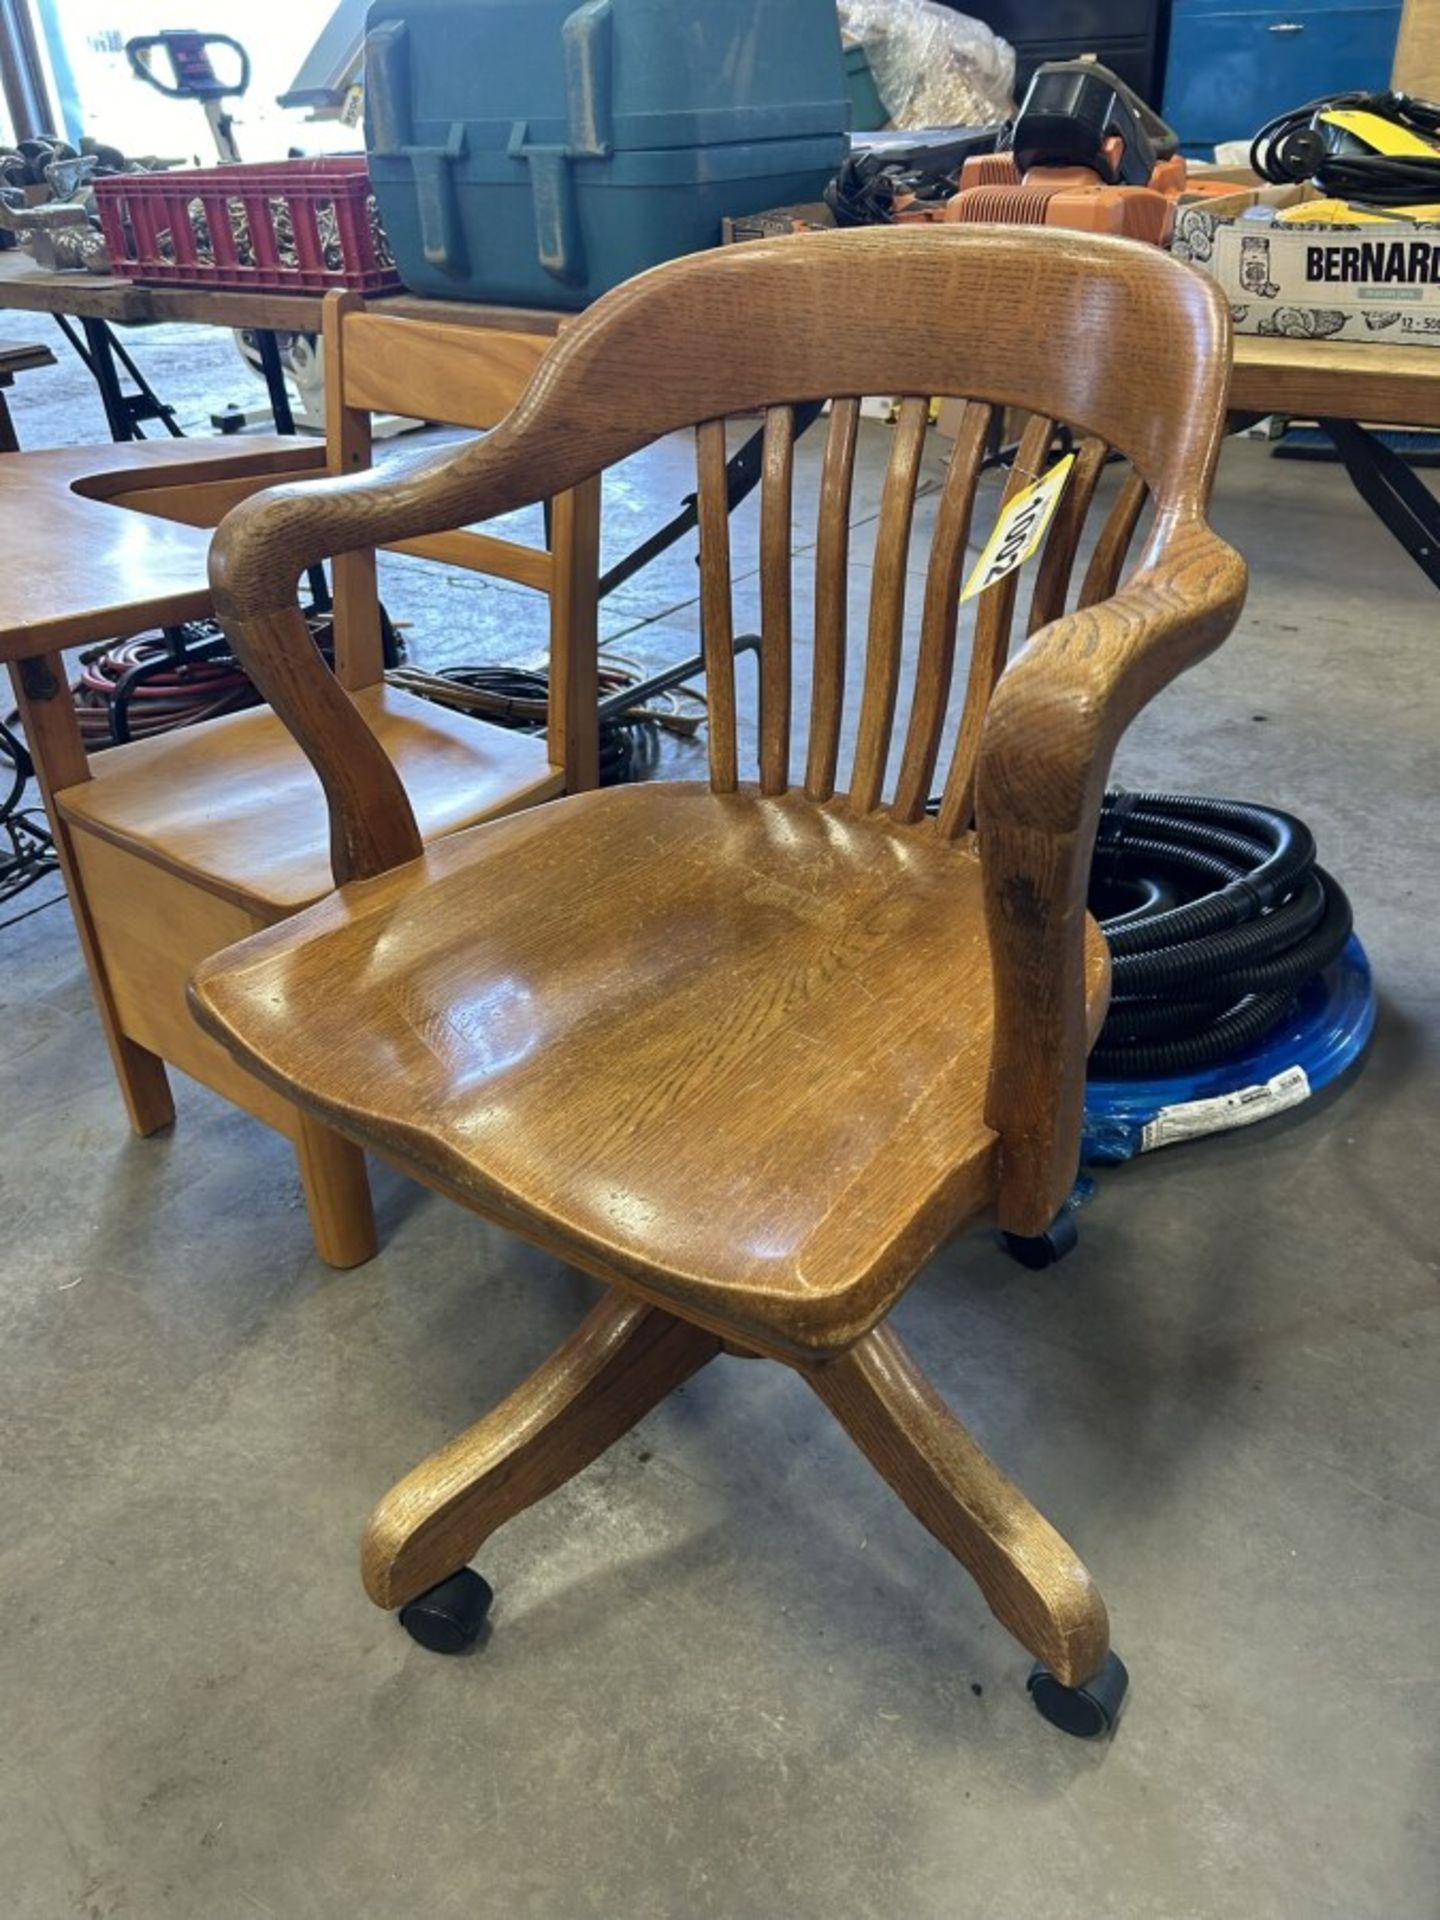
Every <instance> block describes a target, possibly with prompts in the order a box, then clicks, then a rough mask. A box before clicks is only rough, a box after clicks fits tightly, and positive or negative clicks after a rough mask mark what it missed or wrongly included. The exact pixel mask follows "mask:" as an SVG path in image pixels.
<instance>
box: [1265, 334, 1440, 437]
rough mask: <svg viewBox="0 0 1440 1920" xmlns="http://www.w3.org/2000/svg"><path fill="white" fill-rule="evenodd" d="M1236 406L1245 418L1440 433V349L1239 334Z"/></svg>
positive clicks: (1437, 347)
mask: <svg viewBox="0 0 1440 1920" xmlns="http://www.w3.org/2000/svg"><path fill="white" fill-rule="evenodd" d="M1230 405H1231V406H1232V407H1233V408H1234V409H1235V410H1236V411H1237V412H1243V413H1291V414H1295V415H1297V416H1299V417H1301V418H1304V419H1308V420H1313V419H1315V418H1316V417H1317V416H1318V415H1323V414H1329V415H1332V416H1333V417H1334V418H1336V419H1341V420H1368V421H1372V422H1375V423H1379V424H1383V425H1387V426H1397V427H1440V345H1437V346H1433V347H1401V346H1391V345H1389V344H1388V343H1386V344H1384V345H1382V344H1380V343H1379V342H1377V343H1376V344H1374V345H1373V346H1372V345H1371V344H1370V342H1369V341H1366V340H1361V341H1354V340H1273V339H1269V338H1262V337H1260V336H1259V335H1257V334H1237V335H1236V336H1235V371H1234V373H1233V375H1232V376H1231V380H1230Z"/></svg>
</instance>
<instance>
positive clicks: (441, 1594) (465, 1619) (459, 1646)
mask: <svg viewBox="0 0 1440 1920" xmlns="http://www.w3.org/2000/svg"><path fill="white" fill-rule="evenodd" d="M494 1598H495V1595H494V1593H493V1592H492V1590H491V1587H490V1582H489V1581H488V1580H482V1579H481V1578H480V1575H479V1574H478V1573H476V1572H475V1571H474V1569H473V1568H471V1567H462V1568H461V1569H460V1571H459V1573H452V1574H451V1576H450V1578H449V1579H448V1580H442V1581H441V1582H440V1584H439V1586H438V1587H431V1589H430V1591H429V1592H428V1593H422V1594H417V1595H416V1597H415V1599H413V1600H411V1601H409V1602H408V1603H407V1604H406V1605H405V1606H403V1607H402V1608H401V1609H400V1624H401V1626H402V1627H404V1629H405V1631H406V1632H407V1633H408V1634H409V1636H410V1638H411V1639H412V1640H414V1641H415V1642H416V1644H417V1645H419V1646H422V1647H424V1648H425V1649H426V1651H427V1652H429V1653H464V1651H465V1649H466V1648H467V1647H473V1646H474V1644H475V1642H476V1640H477V1639H478V1638H479V1635H480V1629H481V1627H482V1626H484V1624H485V1616H486V1614H487V1613H488V1612H489V1611H490V1602H491V1601H492V1600H493V1599H494Z"/></svg>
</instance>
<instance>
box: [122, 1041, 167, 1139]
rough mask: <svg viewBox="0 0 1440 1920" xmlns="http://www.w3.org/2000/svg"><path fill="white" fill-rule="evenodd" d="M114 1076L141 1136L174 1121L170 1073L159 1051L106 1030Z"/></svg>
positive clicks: (146, 1135)
mask: <svg viewBox="0 0 1440 1920" xmlns="http://www.w3.org/2000/svg"><path fill="white" fill-rule="evenodd" d="M106 1037H107V1039H109V1041H110V1057H111V1059H112V1060H113V1061H114V1063H115V1077H116V1079H117V1080H118V1081H119V1082H120V1097H121V1099H122V1100H123V1101H124V1102H125V1112H126V1114H127V1115H128V1116H129V1120H130V1125H131V1128H132V1129H133V1131H134V1132H136V1133H138V1134H139V1135H140V1137H141V1139H142V1140H146V1139H148V1138H149V1137H150V1135H151V1134H152V1133H163V1132H164V1131H165V1129H166V1127H173V1126H174V1124H175V1101H174V1097H173V1096H172V1094H171V1092H170V1077H169V1075H168V1074H167V1073H166V1071H165V1062H164V1061H163V1060H162V1059H161V1058H160V1056H159V1054H158V1053H151V1051H150V1050H149V1048H148V1047H142V1046H141V1045H140V1044H139V1042H138V1041H135V1040H132V1039H131V1038H130V1037H129V1035H128V1034H124V1033H120V1032H118V1031H117V1032H116V1033H115V1034H113V1035H109V1034H107V1036H106Z"/></svg>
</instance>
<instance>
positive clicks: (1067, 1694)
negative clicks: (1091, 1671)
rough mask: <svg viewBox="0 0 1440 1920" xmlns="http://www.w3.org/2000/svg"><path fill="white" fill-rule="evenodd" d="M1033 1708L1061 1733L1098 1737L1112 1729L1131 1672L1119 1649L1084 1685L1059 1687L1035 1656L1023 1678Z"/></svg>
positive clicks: (1094, 1738)
mask: <svg viewBox="0 0 1440 1920" xmlns="http://www.w3.org/2000/svg"><path fill="white" fill-rule="evenodd" d="M1025 1685H1026V1687H1027V1689H1028V1690H1029V1694H1030V1698H1031V1699H1032V1700H1033V1701H1034V1702H1035V1709H1036V1712H1037V1713H1039V1714H1041V1715H1042V1716H1043V1717H1044V1718H1045V1719H1046V1720H1048V1721H1049V1722H1050V1724H1051V1726H1052V1727H1059V1729H1060V1731H1061V1732H1062V1733H1073V1734H1074V1736H1075V1738H1076V1739H1077V1740H1098V1739H1099V1738H1100V1736H1101V1735H1102V1734H1106V1733H1111V1732H1113V1730H1114V1727H1115V1722H1116V1721H1117V1720H1118V1719H1119V1718H1120V1708H1121V1704H1122V1703H1123V1701H1124V1699H1125V1693H1126V1689H1127V1688H1128V1687H1129V1685H1130V1676H1129V1674H1128V1673H1127V1672H1126V1671H1125V1662H1124V1661H1123V1660H1122V1659H1121V1658H1120V1656H1119V1654H1118V1653H1115V1652H1113V1651H1112V1652H1110V1653H1107V1654H1106V1656H1105V1664H1104V1666H1103V1667H1101V1669H1100V1671H1099V1672H1098V1673H1097V1674H1096V1675H1095V1676H1094V1678H1093V1679H1091V1680H1087V1681H1086V1682H1085V1684H1084V1686H1083V1687H1062V1686H1061V1684H1060V1682H1059V1681H1058V1680H1057V1679H1056V1678H1055V1676H1054V1674H1053V1673H1051V1671H1050V1669H1049V1668H1048V1667H1047V1666H1045V1665H1044V1664H1043V1663H1042V1662H1041V1661H1039V1660H1037V1661H1036V1662H1035V1665H1034V1666H1033V1667H1032V1668H1031V1669H1030V1678H1029V1679H1028V1680H1027V1681H1026V1682H1025Z"/></svg>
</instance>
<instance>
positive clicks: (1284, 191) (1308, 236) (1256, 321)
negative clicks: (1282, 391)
mask: <svg viewBox="0 0 1440 1920" xmlns="http://www.w3.org/2000/svg"><path fill="white" fill-rule="evenodd" d="M1323 197H1324V196H1323V195H1321V194H1320V193H1318V192H1317V191H1316V189H1315V188H1314V187H1311V186H1294V187H1257V188H1255V189H1253V190H1252V191H1250V192H1245V193H1235V194H1226V195H1223V196H1221V197H1217V198H1215V199H1212V200H1198V201H1193V202H1190V203H1186V202H1183V201H1182V203H1181V205H1180V208H1179V211H1178V212H1177V214H1176V216H1175V236H1174V239H1173V241H1172V243H1171V246H1172V251H1173V252H1174V254H1175V256H1176V258H1177V259H1180V260H1189V261H1190V262H1191V263H1192V264H1193V265H1195V266H1197V267H1200V268H1202V269H1203V270H1204V271H1205V272H1206V273H1208V274H1210V275H1211V276H1212V278H1214V279H1215V280H1218V281H1219V283H1220V285H1221V287H1222V288H1223V289H1224V290H1225V293H1226V295H1227V296H1228V298H1229V301H1230V313H1231V317H1232V318H1233V320H1234V322H1235V331H1236V332H1237V333H1259V334H1272V335H1280V336H1282V337H1284V338H1286V339H1300V340H1354V341H1377V342H1380V343H1381V344H1384V343H1385V342H1387V341H1388V342H1391V343H1398V344H1403V345H1405V346H1427V347H1428V346H1440V223H1433V222H1426V223H1424V224H1422V223H1420V222H1418V221H1414V220H1393V221H1391V220H1387V221H1384V222H1376V223H1369V224H1366V225H1364V226H1358V227H1350V226H1337V225H1336V224H1335V223H1334V222H1333V221H1326V220H1314V221H1304V222H1296V223H1295V224H1293V225H1292V224H1288V223H1287V224H1286V225H1285V226H1276V225H1274V224H1273V223H1272V222H1268V221H1266V220H1265V219H1263V218H1256V211H1257V210H1258V209H1264V208H1274V209H1279V208H1282V207H1295V206H1304V205H1305V204H1306V203H1307V202H1309V201H1312V200H1313V201H1318V200H1321V199H1322V198H1323ZM1437 371H1440V368H1437Z"/></svg>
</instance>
